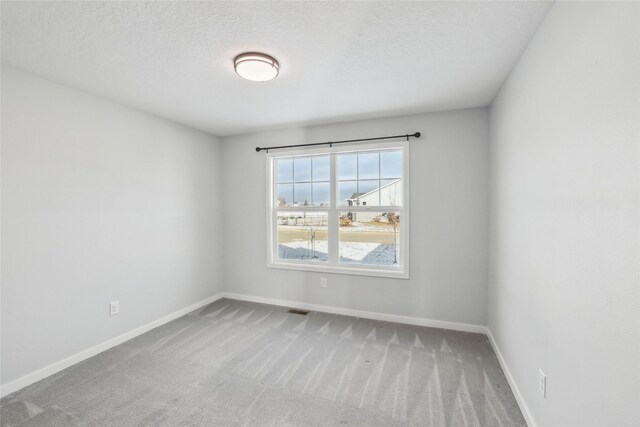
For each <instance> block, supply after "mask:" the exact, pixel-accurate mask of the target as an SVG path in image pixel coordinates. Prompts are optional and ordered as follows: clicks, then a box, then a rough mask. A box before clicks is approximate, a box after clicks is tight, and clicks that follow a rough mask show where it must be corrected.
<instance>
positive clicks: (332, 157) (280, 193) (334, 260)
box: [267, 142, 409, 278]
mask: <svg viewBox="0 0 640 427" xmlns="http://www.w3.org/2000/svg"><path fill="white" fill-rule="evenodd" d="M267 162H268V165H267V171H268V180H267V182H268V194H269V198H268V207H267V210H268V215H267V216H268V230H269V233H268V240H269V241H268V260H269V261H268V265H269V267H275V268H289V269H296V270H308V271H327V272H334V273H346V274H361V275H370V276H385V277H401V278H408V275H409V274H408V272H409V270H408V248H409V245H408V242H407V237H408V235H409V233H408V225H409V221H408V219H409V218H408V211H409V210H408V204H407V202H408V197H407V195H408V188H409V186H408V184H409V183H408V173H407V171H408V145H407V143H406V142H403V143H397V144H389V143H386V144H377V145H368V146H366V147H363V146H361V145H360V146H358V149H354V147H349V148H341V149H338V148H324V149H316V150H304V151H296V152H291V151H289V152H286V153H280V152H277V153H274V154H268V155H267Z"/></svg>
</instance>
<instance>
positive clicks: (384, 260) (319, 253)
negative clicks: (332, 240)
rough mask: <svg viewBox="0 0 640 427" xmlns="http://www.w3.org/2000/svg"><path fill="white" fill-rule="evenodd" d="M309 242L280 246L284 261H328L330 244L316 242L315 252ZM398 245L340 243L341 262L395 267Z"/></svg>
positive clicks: (322, 241)
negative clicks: (313, 259)
mask: <svg viewBox="0 0 640 427" xmlns="http://www.w3.org/2000/svg"><path fill="white" fill-rule="evenodd" d="M313 249H314V248H312V247H311V246H310V245H309V242H308V241H307V240H296V241H293V242H287V243H281V244H279V245H278V257H279V258H282V259H312V258H315V259H317V260H319V261H326V260H327V252H328V242H327V241H326V240H316V242H315V252H314V251H313ZM395 255H396V245H393V244H384V243H382V244H381V243H360V242H340V262H348V263H356V264H374V265H394V264H395Z"/></svg>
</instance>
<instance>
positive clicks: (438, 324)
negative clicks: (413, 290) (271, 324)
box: [223, 292, 487, 334]
mask: <svg viewBox="0 0 640 427" xmlns="http://www.w3.org/2000/svg"><path fill="white" fill-rule="evenodd" d="M223 294H224V297H225V298H231V299H237V300H242V301H251V302H258V303H262V304H271V305H279V306H285V307H291V308H297V309H299V310H312V311H321V312H324V313H331V314H341V315H344V316H353V317H360V318H363V319H372V320H382V321H384V322H394V323H405V324H407V325H417V326H428V327H431V328H441V329H451V330H454V331H462V332H475V333H478V334H486V330H487V328H486V327H485V326H481V325H473V324H470V323H458V322H447V321H444V320H432V319H425V318H423V317H412V316H402V315H399V314H387V313H377V312H374V311H363V310H353V309H350V308H342V307H333V306H328V305H318V304H309V303H306V302H298V301H289V300H283V299H277V298H266V297H256V296H252V295H245V294H236V293H233V292H223Z"/></svg>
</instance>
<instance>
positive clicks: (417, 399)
mask: <svg viewBox="0 0 640 427" xmlns="http://www.w3.org/2000/svg"><path fill="white" fill-rule="evenodd" d="M0 420H1V425H2V426H10V425H19V426H74V425H83V426H138V425H141V426H142V425H145V426H155V425H166V426H218V425H228V426H244V425H246V426H285V425H296V426H334V425H335V426H342V425H351V426H385V427H388V426H406V425H420V426H432V425H433V426H467V425H468V426H505V427H506V426H518V425H525V422H524V419H523V418H522V414H521V413H520V410H519V409H518V405H517V404H516V401H515V399H514V397H513V394H512V393H511V390H510V388H509V385H508V384H507V381H506V379H505V377H504V374H503V373H502V370H501V369H500V366H499V364H498V361H497V359H496V356H495V354H494V353H493V350H492V349H491V346H490V344H489V342H488V340H487V338H486V337H485V336H484V335H480V334H471V333H463V332H453V331H447V330H443V329H433V328H424V327H418V326H408V325H401V324H396V323H386V322H378V321H371V320H364V319H358V318H353V317H347V316H338V315H332V314H324V313H317V312H310V313H309V314H308V315H306V316H305V315H300V314H291V313H287V309H286V308H283V307H275V306H270V305H264V304H255V303H247V302H241V301H235V300H229V299H223V300H220V301H217V302H215V303H213V304H211V305H209V306H207V307H205V308H204V309H201V310H198V311H195V312H193V313H191V314H189V315H187V316H184V317H182V318H180V319H177V320H175V321H173V322H171V323H168V324H166V325H164V326H161V327H159V328H157V329H154V330H152V331H150V332H148V333H146V334H144V335H141V336H139V337H137V338H135V339H133V340H131V341H128V342H126V343H124V344H121V345H119V346H117V347H114V348H113V349H111V350H108V351H105V352H104V353H101V354H99V355H97V356H95V357H92V358H91V359H88V360H86V361H84V362H81V363H79V364H77V365H75V366H72V367H70V368H68V369H66V370H64V371H62V372H59V373H58V374H55V375H53V376H51V377H49V378H46V379H44V380H42V381H40V382H38V383H36V384H33V385H31V386H29V387H26V388H24V389H22V390H20V391H18V392H16V393H14V394H12V395H9V396H7V397H5V398H4V399H2V400H1V401H0Z"/></svg>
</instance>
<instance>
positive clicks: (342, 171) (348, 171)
mask: <svg viewBox="0 0 640 427" xmlns="http://www.w3.org/2000/svg"><path fill="white" fill-rule="evenodd" d="M336 157H337V164H338V179H339V180H343V179H358V155H357V154H338V155H337V156H336Z"/></svg>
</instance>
